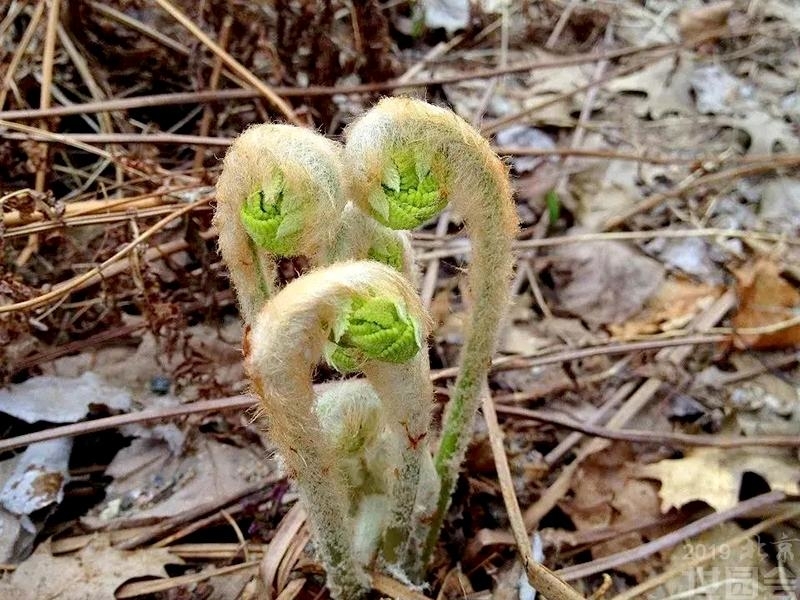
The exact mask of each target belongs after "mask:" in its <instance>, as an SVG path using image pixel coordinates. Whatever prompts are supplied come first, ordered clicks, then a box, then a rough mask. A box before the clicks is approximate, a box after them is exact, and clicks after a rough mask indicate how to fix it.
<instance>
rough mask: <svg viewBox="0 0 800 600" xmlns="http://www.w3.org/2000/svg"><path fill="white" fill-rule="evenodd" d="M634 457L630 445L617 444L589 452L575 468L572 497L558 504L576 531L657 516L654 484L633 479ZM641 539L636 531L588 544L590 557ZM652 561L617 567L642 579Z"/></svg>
mask: <svg viewBox="0 0 800 600" xmlns="http://www.w3.org/2000/svg"><path fill="white" fill-rule="evenodd" d="M634 460H635V457H634V455H633V452H632V451H631V448H630V445H628V444H619V443H617V444H612V445H611V446H610V447H609V448H608V449H607V450H606V451H604V452H598V453H596V454H593V455H592V456H590V457H589V458H587V459H586V460H585V461H584V462H583V464H582V465H581V466H580V467H579V468H578V470H577V472H576V474H575V477H574V478H573V481H572V492H573V496H572V498H571V499H570V500H569V501H565V502H562V503H560V505H559V506H561V508H562V509H563V510H564V512H566V513H567V514H568V515H569V516H570V518H571V519H572V522H573V523H574V524H575V528H576V529H577V531H586V530H593V529H602V528H606V527H619V528H624V527H626V526H629V525H631V524H633V523H641V522H644V521H650V520H654V519H657V518H658V517H659V516H660V512H659V501H658V492H657V490H656V486H654V485H653V484H652V482H649V481H643V480H641V479H636V477H635V466H634ZM644 542H645V539H644V538H643V536H642V534H641V533H638V532H632V533H628V534H625V535H619V536H615V537H614V538H612V539H609V540H607V541H605V542H601V543H598V544H594V545H592V548H591V552H592V557H593V558H595V559H596V558H601V557H603V556H608V555H610V554H614V553H616V552H620V551H622V550H628V549H630V548H635V547H637V546H640V545H641V544H642V543H644ZM653 560H655V559H651V560H647V561H637V562H635V563H631V564H629V565H624V566H622V567H620V568H619V570H620V571H622V572H623V573H626V574H628V575H631V576H633V577H636V578H637V579H642V578H644V577H646V576H647V575H648V574H649V573H650V570H651V569H652V567H653V565H654V563H653Z"/></svg>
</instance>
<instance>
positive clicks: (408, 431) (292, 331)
mask: <svg viewBox="0 0 800 600" xmlns="http://www.w3.org/2000/svg"><path fill="white" fill-rule="evenodd" d="M426 333H427V320H426V318H425V316H424V313H423V311H422V308H421V306H420V303H419V300H418V298H417V297H416V294H415V293H414V290H413V288H412V287H411V285H410V284H409V282H408V281H407V280H406V279H405V278H404V277H403V276H402V275H400V274H399V273H397V272H396V271H394V270H392V269H391V268H389V267H387V266H385V265H381V264H379V263H376V262H372V261H363V262H351V263H340V264H337V265H334V266H331V267H327V268H322V269H318V270H316V271H312V272H310V273H308V274H306V275H304V276H303V277H301V278H299V279H297V280H295V281H293V282H292V283H290V284H289V285H287V286H286V288H284V289H283V290H282V291H281V292H279V293H278V294H276V295H275V296H274V297H273V298H272V299H271V300H270V301H269V302H268V303H267V304H266V306H265V307H264V309H263V310H262V311H261V312H260V313H259V314H258V316H257V317H256V319H255V320H254V323H253V326H252V329H251V330H250V332H249V335H248V337H247V344H246V347H245V365H246V368H247V371H248V374H249V376H250V378H251V380H252V382H253V385H254V388H255V390H256V392H257V394H258V396H259V398H260V400H261V407H262V411H263V413H264V414H265V415H266V417H267V421H268V423H269V427H270V434H271V437H272V439H273V441H274V442H275V443H276V445H277V446H278V448H279V449H280V451H281V454H282V455H283V457H284V460H285V462H286V464H287V466H288V467H289V469H290V471H291V472H292V473H293V474H294V476H295V477H296V478H297V481H298V483H299V485H300V487H301V488H302V490H303V493H304V495H305V497H306V498H307V500H308V508H309V513H310V515H311V517H312V521H313V523H314V526H315V530H316V534H317V538H318V541H319V549H320V552H321V554H322V557H323V559H324V560H325V563H326V566H327V568H328V575H329V586H330V587H331V591H332V593H333V594H334V595H335V596H336V597H338V598H358V597H360V596H361V595H362V594H363V591H364V588H365V585H366V577H365V575H364V573H363V571H362V569H361V565H359V564H358V563H357V561H356V560H355V554H354V548H353V541H352V536H353V531H354V525H353V521H352V519H351V517H350V515H348V514H347V512H346V507H347V506H348V499H347V489H346V486H345V484H344V482H343V481H342V479H341V478H337V477H331V474H332V473H335V472H336V470H337V468H338V467H337V464H338V463H337V457H336V455H335V454H334V453H333V452H332V448H331V445H330V441H329V440H330V435H328V434H326V432H325V431H324V430H323V429H322V426H321V424H320V420H319V418H318V417H317V416H316V415H315V414H314V406H315V395H314V391H313V387H312V383H311V381H312V372H313V369H314V367H315V365H316V364H317V361H318V360H319V359H320V357H321V356H322V354H323V352H324V349H325V346H326V345H327V344H328V343H330V342H331V341H333V342H334V343H337V344H341V346H340V347H342V348H345V349H346V350H347V351H348V352H350V351H354V352H357V354H356V355H355V356H356V360H357V361H359V362H360V364H359V366H360V368H361V370H363V372H364V373H365V375H366V376H367V379H368V380H369V381H370V383H371V385H372V386H373V388H374V389H375V391H376V392H377V395H378V397H379V398H380V400H381V403H382V411H383V413H384V416H385V421H386V423H387V425H388V427H389V428H390V429H391V430H392V431H393V432H394V434H395V437H396V439H403V440H404V441H405V440H406V439H407V438H408V439H411V436H416V437H419V438H421V437H424V435H425V434H426V433H427V428H428V421H429V419H430V408H431V398H432V390H431V387H430V381H429V373H428V364H427V356H426V353H425V352H423V351H422V348H423V346H424V343H423V339H424V336H425V334H426ZM390 360H393V361H395V362H388V361H390ZM362 361H363V362H362ZM400 432H402V435H401V434H400ZM419 452H420V449H419V447H418V445H417V444H414V445H413V447H412V445H411V444H410V443H407V444H406V445H405V447H403V448H402V449H401V450H400V454H401V458H400V466H399V467H398V469H397V471H398V473H397V475H398V480H397V482H396V483H395V484H394V485H393V487H392V502H391V503H390V504H391V514H390V515H389V517H388V524H389V525H388V526H389V528H390V529H392V530H393V531H394V530H400V531H405V530H407V528H408V517H409V515H410V514H411V513H412V512H413V508H414V502H415V500H416V491H417V484H418V479H419V470H420V466H419V465H420V463H421V459H420V456H419ZM343 511H344V512H343ZM360 522H361V523H364V522H366V521H364V520H362V521H360Z"/></svg>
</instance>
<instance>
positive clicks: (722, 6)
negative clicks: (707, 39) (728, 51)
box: [678, 0, 734, 40]
mask: <svg viewBox="0 0 800 600" xmlns="http://www.w3.org/2000/svg"><path fill="white" fill-rule="evenodd" d="M733 7H734V3H733V1H732V0H723V1H722V2H714V3H713V4H708V5H706V6H701V7H698V8H684V9H683V10H681V12H680V13H678V26H679V27H680V30H681V37H683V39H684V40H691V39H692V38H696V37H699V36H701V35H706V34H707V33H708V32H709V30H713V29H719V28H720V27H724V26H725V25H727V23H728V17H729V16H730V14H731V11H732V10H733Z"/></svg>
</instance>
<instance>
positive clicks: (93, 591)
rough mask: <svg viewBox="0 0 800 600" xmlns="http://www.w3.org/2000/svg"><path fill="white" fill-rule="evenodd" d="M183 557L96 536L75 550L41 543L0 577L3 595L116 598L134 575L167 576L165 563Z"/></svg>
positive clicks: (30, 599)
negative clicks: (56, 550)
mask: <svg viewBox="0 0 800 600" xmlns="http://www.w3.org/2000/svg"><path fill="white" fill-rule="evenodd" d="M181 562H182V561H181V560H180V559H178V558H177V557H175V556H174V555H172V554H171V553H170V552H169V551H168V550H167V549H165V548H148V549H143V550H134V551H124V550H117V549H116V548H114V547H112V546H111V544H110V542H109V540H108V537H107V536H104V535H98V536H96V537H95V538H94V539H93V540H92V541H91V543H89V544H88V545H87V546H85V547H84V548H83V549H81V550H80V551H79V552H77V553H75V554H69V555H62V556H53V555H52V554H51V553H50V549H49V548H48V544H41V545H40V546H39V548H38V549H37V550H36V552H34V553H33V554H32V555H31V556H30V557H29V558H28V559H27V560H25V561H23V562H22V563H21V564H20V565H19V566H18V567H17V569H16V570H14V572H13V573H11V575H9V576H8V577H6V578H5V579H4V580H2V581H0V598H14V599H15V600H41V599H42V598H58V599H59V600H87V599H94V598H113V597H114V591H115V590H116V589H117V588H118V587H119V586H120V585H122V584H123V583H124V582H126V581H127V580H129V579H132V578H134V577H164V576H166V574H167V573H166V572H165V571H164V565H165V564H168V563H172V564H180V563H181Z"/></svg>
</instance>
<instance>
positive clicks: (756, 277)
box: [733, 259, 800, 349]
mask: <svg viewBox="0 0 800 600" xmlns="http://www.w3.org/2000/svg"><path fill="white" fill-rule="evenodd" d="M736 279H737V284H738V285H737V293H738V296H739V310H738V311H737V313H736V315H735V316H734V317H733V325H734V327H736V328H747V327H762V326H765V325H772V324H774V323H779V322H781V321H785V320H788V319H791V318H792V317H794V316H796V315H797V310H798V309H800V292H799V291H798V290H797V289H796V288H794V287H793V286H792V285H791V284H790V283H789V282H788V281H786V280H785V279H783V278H782V277H781V275H780V267H779V266H778V265H777V264H775V263H774V262H772V261H770V260H767V259H761V260H758V261H757V262H755V263H753V264H751V265H748V266H746V267H744V268H742V269H740V270H739V271H737V272H736ZM735 344H736V346H737V347H739V348H756V349H766V348H786V347H790V346H797V345H800V325H795V326H794V327H789V328H786V329H783V330H781V331H776V332H774V333H764V334H760V335H741V336H736V339H735Z"/></svg>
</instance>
